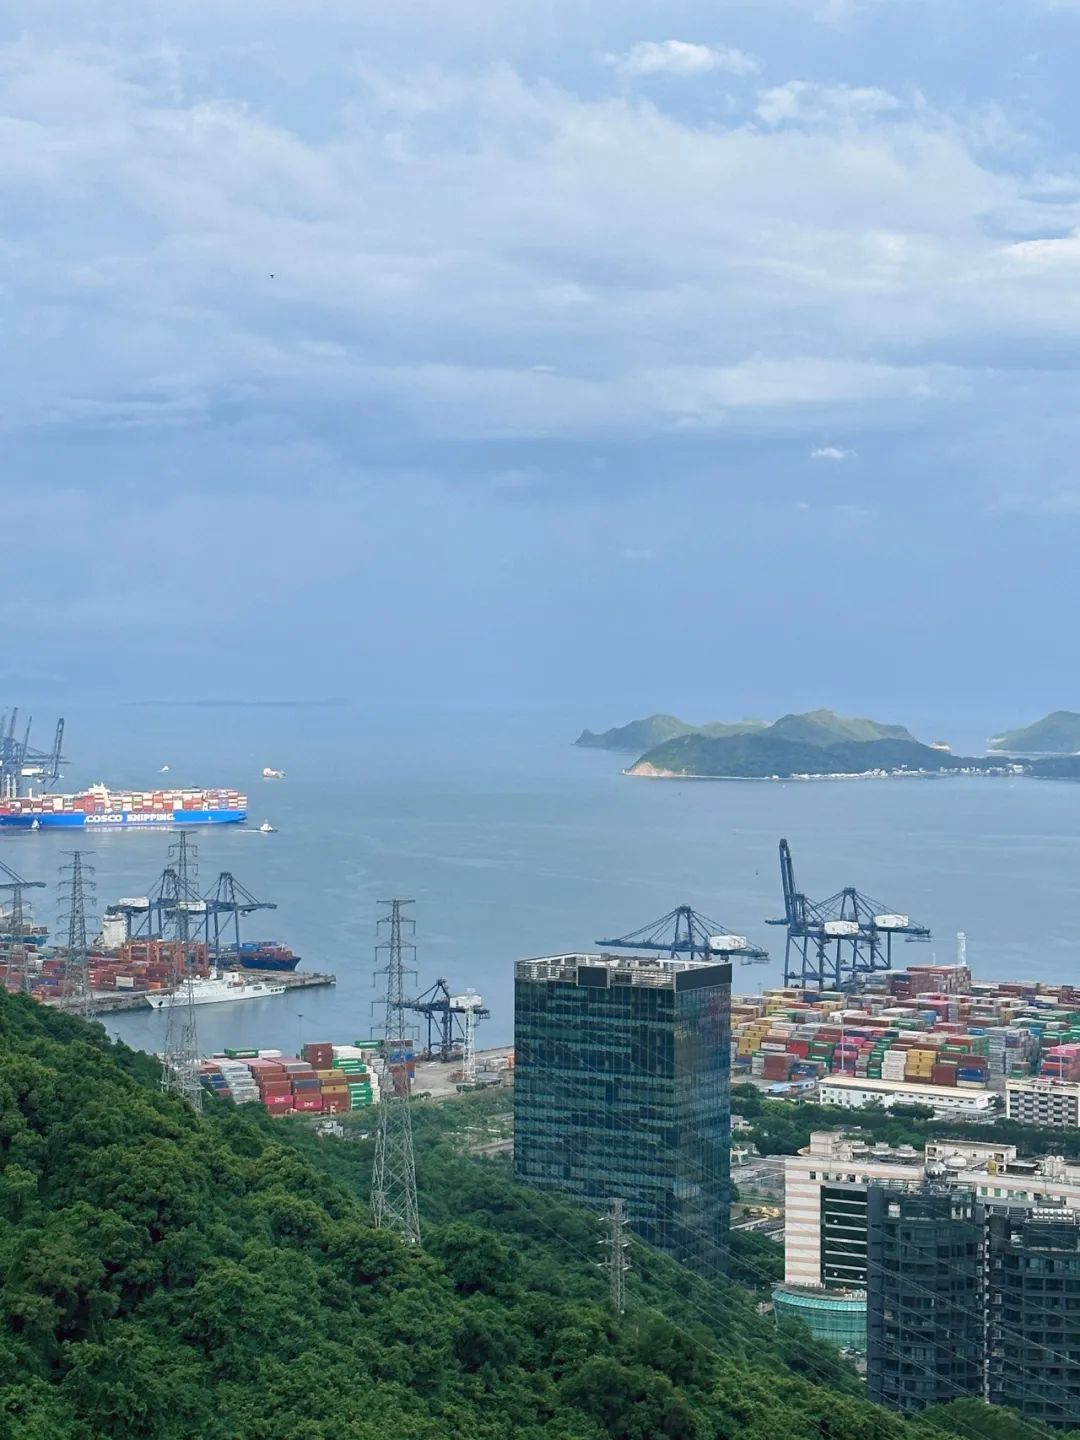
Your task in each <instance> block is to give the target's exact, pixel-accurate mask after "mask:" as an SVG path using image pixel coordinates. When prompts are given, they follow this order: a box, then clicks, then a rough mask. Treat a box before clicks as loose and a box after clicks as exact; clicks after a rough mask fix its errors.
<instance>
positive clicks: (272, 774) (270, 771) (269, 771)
mask: <svg viewBox="0 0 1080 1440" xmlns="http://www.w3.org/2000/svg"><path fill="white" fill-rule="evenodd" d="M262 778H263V779H264V780H284V779H285V771H284V770H275V769H274V768H273V766H271V765H264V766H263V772H262Z"/></svg>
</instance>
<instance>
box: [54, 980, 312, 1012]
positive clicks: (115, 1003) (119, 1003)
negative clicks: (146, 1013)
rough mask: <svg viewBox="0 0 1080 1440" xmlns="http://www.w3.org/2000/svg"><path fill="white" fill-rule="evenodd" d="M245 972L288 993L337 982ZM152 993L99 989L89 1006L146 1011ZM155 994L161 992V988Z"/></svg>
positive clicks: (58, 1004)
mask: <svg viewBox="0 0 1080 1440" xmlns="http://www.w3.org/2000/svg"><path fill="white" fill-rule="evenodd" d="M243 973H244V975H245V976H249V977H250V978H251V979H252V980H263V981H268V982H270V983H272V984H274V985H284V986H285V993H286V994H289V993H291V992H292V991H293V990H310V989H314V988H315V987H316V986H326V985H336V984H337V976H336V975H320V974H316V973H315V972H313V971H302V970H294V971H293V972H292V973H291V974H289V973H284V974H283V973H282V972H281V971H278V970H245V971H244V972H243ZM149 993H150V992H149V991H146V990H124V991H117V990H108V991H102V990H98V991H95V993H94V996H93V999H92V1000H91V1001H90V1004H89V1007H88V1008H89V1010H90V1013H91V1014H92V1015H117V1014H120V1013H121V1012H122V1011H125V1010H145V1009H146V997H147V995H148V994H149ZM156 993H159V994H160V991H159V992H156ZM44 1003H45V1004H46V1005H49V1006H50V1007H52V1008H53V1009H55V1010H62V1009H64V1008H65V1007H64V1005H63V1002H62V1001H60V1000H46V1001H45V1002H44ZM224 1003H228V1002H224Z"/></svg>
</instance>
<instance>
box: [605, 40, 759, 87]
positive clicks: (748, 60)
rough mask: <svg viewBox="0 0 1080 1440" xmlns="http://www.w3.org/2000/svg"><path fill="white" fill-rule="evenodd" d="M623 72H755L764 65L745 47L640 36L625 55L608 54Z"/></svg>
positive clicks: (608, 61)
mask: <svg viewBox="0 0 1080 1440" xmlns="http://www.w3.org/2000/svg"><path fill="white" fill-rule="evenodd" d="M604 61H605V63H606V64H608V65H610V66H612V67H613V69H615V70H617V71H618V72H619V74H620V75H623V76H625V77H627V78H628V79H630V78H636V77H638V76H644V75H682V76H693V75H712V74H716V73H717V72H718V71H719V72H722V73H723V74H726V75H754V74H756V73H757V71H758V70H760V68H761V66H760V64H759V63H758V61H757V60H756V59H755V58H754V57H753V56H752V55H747V54H746V53H745V52H744V51H742V50H733V49H731V48H729V47H728V46H726V45H696V44H693V43H692V42H690V41H688V40H641V41H639V42H638V43H637V44H636V45H633V46H631V48H630V49H629V50H627V51H626V52H625V53H624V54H622V55H605V56H604Z"/></svg>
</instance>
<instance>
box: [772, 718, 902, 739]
mask: <svg viewBox="0 0 1080 1440" xmlns="http://www.w3.org/2000/svg"><path fill="white" fill-rule="evenodd" d="M768 733H769V734H770V735H771V736H772V738H773V739H774V740H798V741H801V742H802V743H803V744H808V745H839V744H842V743H843V742H844V741H848V740H855V741H863V740H910V741H911V742H912V744H915V743H917V742H916V740H915V736H914V735H912V733H911V731H910V730H908V729H907V727H906V726H904V725H883V724H882V723H881V722H880V721H879V720H866V719H863V718H861V717H859V716H857V715H837V714H836V713H835V712H834V711H832V710H808V711H807V712H806V714H805V715H781V717H780V719H779V720H776V721H774V722H773V724H772V725H770V726H769V732H768Z"/></svg>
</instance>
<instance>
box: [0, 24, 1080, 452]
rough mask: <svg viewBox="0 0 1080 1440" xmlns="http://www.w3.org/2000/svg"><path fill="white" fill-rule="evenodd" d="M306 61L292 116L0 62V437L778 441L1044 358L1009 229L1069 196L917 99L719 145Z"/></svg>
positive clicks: (88, 50)
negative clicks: (317, 103) (308, 72)
mask: <svg viewBox="0 0 1080 1440" xmlns="http://www.w3.org/2000/svg"><path fill="white" fill-rule="evenodd" d="M312 43H314V41H313V42H312ZM265 45H266V46H267V47H269V54H270V56H271V58H272V59H273V62H274V64H275V65H278V64H281V63H284V59H285V57H284V55H283V53H282V52H281V51H280V50H275V49H274V48H273V47H274V41H273V37H272V36H271V37H268V38H267V39H266V41H265ZM691 48H695V47H691ZM696 48H697V49H706V50H709V53H710V54H713V50H712V49H711V48H710V47H696ZM630 53H633V52H630ZM260 63H263V62H262V61H260ZM324 63H325V65H326V66H327V67H328V69H327V73H328V74H331V75H336V77H337V79H338V80H339V81H340V85H341V89H342V94H343V96H344V98H343V99H342V101H341V103H340V105H337V104H336V102H334V103H332V102H330V101H329V100H328V101H327V103H326V105H325V107H324V108H323V109H322V110H321V111H320V114H319V123H318V124H310V123H307V116H306V112H305V111H304V106H302V105H299V104H298V105H297V107H296V110H293V109H290V108H289V106H288V105H287V104H286V103H285V102H282V103H281V105H280V107H278V106H276V105H275V103H274V98H273V94H272V93H271V92H259V91H258V86H257V85H254V83H253V82H250V80H249V77H248V71H247V69H246V68H245V67H244V66H240V67H238V68H236V69H233V70H228V71H221V72H220V73H219V72H218V71H216V70H214V68H213V65H214V61H213V55H212V52H211V50H207V51H206V53H202V52H199V53H198V54H197V55H196V56H195V57H192V56H191V55H188V54H187V52H185V51H184V50H183V49H181V50H179V51H178V52H176V53H170V57H169V63H168V65H162V64H161V63H160V60H159V58H158V57H156V56H151V55H149V54H148V53H147V52H146V51H144V50H143V49H140V48H138V47H132V48H130V49H125V48H124V47H123V46H122V45H121V44H120V42H119V41H117V42H116V43H115V44H114V45H113V46H112V48H103V47H102V46H101V45H96V46H93V47H86V46H74V45H72V46H62V45H61V46H55V45H51V44H45V43H44V42H40V41H37V42H35V41H34V40H32V39H30V38H24V39H23V40H22V41H20V42H19V43H18V44H14V45H11V46H8V47H6V49H5V48H3V47H0V140H2V143H0V184H3V186H4V191H5V236H4V238H0V261H2V265H0V269H2V273H3V276H4V286H5V287H6V288H2V289H0V323H2V324H3V326H4V331H5V336H6V339H7V343H8V345H9V347H10V349H11V351H12V352H13V353H17V354H18V356H19V364H18V366H12V367H10V376H9V380H8V383H7V385H6V386H5V390H4V392H3V395H2V396H0V428H6V429H7V430H8V431H13V430H16V429H26V428H27V427H44V426H53V427H57V428H59V427H71V428H75V427H80V426H81V427H88V426H92V427H95V428H103V427H105V426H107V425H112V426H115V427H119V426H124V427H127V428H129V429H145V428H148V427H150V426H152V425H153V424H155V423H158V420H159V419H164V420H166V421H168V423H169V426H170V430H175V428H176V427H178V426H181V425H186V424H190V425H193V426H195V425H200V424H209V423H212V422H213V417H214V416H215V415H217V414H219V413H221V412H223V411H224V412H225V413H228V414H230V415H231V414H245V415H248V414H254V415H275V414H278V413H281V412H286V411H287V412H291V413H296V414H297V415H298V416H300V417H301V422H300V423H302V424H308V423H311V424H315V425H318V426H323V425H328V426H330V427H332V426H333V425H334V424H348V425H354V424H355V425H360V424H363V423H370V424H372V425H375V426H379V427H381V426H384V425H385V426H390V427H393V426H395V425H397V426H399V427H400V428H402V429H404V430H405V431H406V432H407V433H409V434H410V435H412V434H415V435H417V436H420V437H432V436H434V437H450V438H454V439H463V440H469V439H474V440H481V441H483V440H489V439H518V438H521V437H529V436H538V437H544V438H549V437H550V438H567V437H569V438H582V437H588V438H590V439H592V438H597V439H599V440H601V441H602V440H606V439H607V438H608V437H613V438H616V439H628V438H636V437H639V436H643V435H663V434H665V433H667V432H670V431H671V430H672V429H673V428H679V429H693V428H702V429H709V428H717V429H719V428H732V427H734V426H739V425H743V426H748V427H749V426H755V427H768V428H773V429H784V428H789V429H790V428H791V427H792V426H796V427H803V430H804V434H805V438H804V441H803V444H804V445H805V446H806V447H807V448H809V446H810V444H811V443H813V437H816V436H819V435H821V434H822V433H829V431H830V430H833V427H834V426H835V430H834V431H833V433H853V431H852V428H851V427H852V426H853V425H854V424H862V423H873V422H874V421H875V420H878V419H880V418H882V417H886V416H887V418H888V422H889V424H890V425H896V424H902V423H904V422H905V421H906V422H908V423H911V424H920V423H922V420H923V417H924V416H925V415H926V414H927V413H929V412H930V411H931V410H932V409H934V408H935V407H939V406H941V405H950V404H957V403H960V402H962V401H963V400H964V399H965V398H966V397H967V396H968V395H969V393H970V392H971V390H972V387H977V386H978V385H979V384H981V383H982V382H981V379H980V377H981V375H982V373H983V366H982V361H981V360H977V361H976V362H975V363H972V358H971V357H972V353H973V350H976V349H977V347H978V344H979V341H980V337H985V336H990V337H992V338H993V339H994V341H995V343H998V342H1000V341H1001V340H1002V339H1003V338H1005V339H1007V338H1008V337H1011V336H1015V335H1024V336H1036V337H1039V336H1046V335H1054V336H1061V335H1070V336H1076V337H1080V288H1078V287H1077V286H1076V285H1075V284H1074V283H1073V275H1072V272H1071V267H1070V265H1069V264H1067V263H1064V262H1066V261H1068V260H1069V259H1070V257H1071V253H1072V252H1071V250H1070V248H1069V244H1070V242H1064V241H1063V242H1058V241H1046V240H1038V239H1031V238H1027V237H1032V236H1038V235H1040V234H1043V235H1045V234H1047V233H1050V232H1051V231H1053V233H1056V234H1061V233H1062V231H1063V230H1065V229H1071V228H1072V227H1074V226H1076V225H1080V195H1078V194H1077V193H1075V192H1069V191H1068V189H1067V187H1065V188H1063V187H1062V185H1060V184H1055V185H1049V186H1048V184H1047V179H1046V177H1047V176H1053V175H1055V174H1058V173H1059V172H1060V167H1058V166H1055V165H1054V164H1052V163H1048V161H1047V159H1046V157H1044V156H1041V155H1040V156H1038V157H1037V163H1036V162H1035V159H1033V160H1032V171H1031V176H1030V178H1029V177H1028V176H1026V175H1025V174H1024V173H1023V170H1022V169H1021V168H1020V167H1019V162H1018V161H1015V160H1014V163H1013V164H1012V166H1011V168H1006V167H1001V168H998V167H996V166H994V165H993V164H992V163H991V159H989V158H984V153H983V149H982V147H983V145H984V144H985V138H984V137H983V136H981V135H980V137H979V139H978V143H977V144H976V143H975V142H974V141H973V139H972V137H971V134H970V133H969V132H968V131H967V130H966V129H965V128H964V126H963V125H962V124H961V123H958V122H956V121H954V120H952V119H951V118H950V117H948V116H945V115H942V114H940V113H934V112H932V111H931V110H930V109H929V108H928V107H925V106H922V107H920V106H917V105H913V106H910V107H908V108H907V109H903V110H901V111H897V110H896V109H895V108H894V107H896V106H899V104H900V102H899V101H897V100H895V98H894V97H890V96H887V95H885V93H884V92H882V91H877V90H866V89H860V88H858V87H843V86H833V87H814V86H808V85H807V84H806V83H805V82H793V83H792V85H790V86H784V87H775V88H774V89H773V90H770V91H766V92H765V93H764V95H763V96H759V97H758V102H757V103H758V105H759V106H760V107H762V108H763V111H764V113H765V114H767V115H769V116H771V117H773V118H772V120H771V121H770V122H769V124H768V127H767V128H766V127H763V126H760V125H757V126H755V125H749V124H746V123H745V117H744V119H743V120H735V121H733V122H732V123H730V124H727V125H724V124H720V123H717V122H716V121H715V119H710V120H708V121H702V122H696V121H694V120H691V119H679V118H677V117H676V116H674V115H672V114H668V113H665V112H664V110H663V109H662V108H660V107H659V106H658V105H657V104H656V103H639V102H638V101H636V100H635V99H634V98H633V97H626V96H618V95H606V96H605V95H601V96H599V97H587V98H586V97H582V96H580V95H577V94H575V93H573V92H571V91H569V90H567V89H565V88H560V87H559V86H557V85H555V84H553V83H551V82H549V81H543V80H528V79H526V78H524V77H523V76H522V75H521V74H519V73H518V72H517V71H515V70H514V69H513V68H511V67H510V66H508V65H505V64H502V65H496V66H493V67H488V68H485V69H482V70H479V71H476V70H469V69H466V68H461V69H446V68H440V67H437V66H432V65H428V66H421V67H420V68H417V69H415V70H406V71H396V70H394V69H393V68H392V67H391V66H389V65H387V64H385V63H383V64H376V63H375V61H374V60H373V59H372V58H371V57H370V56H368V57H366V59H365V61H364V63H363V65H358V63H357V61H356V59H355V57H354V56H353V55H349V54H342V55H341V56H339V57H334V56H330V55H327V56H324ZM710 63H711V62H710ZM335 66H337V69H335ZM204 67H205V70H206V73H204ZM330 88H331V89H332V87H330ZM254 94H257V95H258V98H259V103H258V104H257V105H256V104H255V103H253V102H251V96H252V95H254ZM781 94H783V95H784V96H786V99H784V100H783V101H781V100H780V99H778V98H777V97H778V96H780V95H781ZM770 96H771V97H773V98H772V100H771V101H770V100H769V99H768V98H767V97H770ZM782 115H786V116H788V117H789V123H782V119H781V117H782ZM841 115H842V116H844V117H845V121H844V124H842V125H838V124H837V123H836V121H837V117H838V116H841ZM796 116H797V117H798V123H797V124H794V123H790V119H791V118H793V117H796ZM1002 235H1007V236H1020V235H1022V236H1023V237H1025V238H1022V239H1019V240H1013V239H1009V240H1006V241H1004V242H1003V240H1002ZM1051 259H1053V260H1054V262H1055V263H1048V262H1049V261H1050V260H1051ZM1058 261H1060V262H1062V263H1060V264H1059V263H1057V262H1058ZM271 274H273V276H274V279H273V280H271V279H270V275H271ZM762 337H767V338H766V339H764V340H763V338H762ZM538 355H539V356H541V357H543V363H542V364H534V363H533V357H535V356H538ZM929 357H932V358H929ZM312 417H314V418H312ZM501 464H502V462H501V461H500V462H496V464H495V465H494V466H493V467H492V468H493V469H494V470H496V471H497V470H498V469H499V467H500V465H501ZM509 464H510V465H511V466H513V464H514V462H513V461H512V460H511V461H510V462H509ZM480 473H488V472H487V470H486V469H484V470H483V471H482V472H480Z"/></svg>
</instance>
